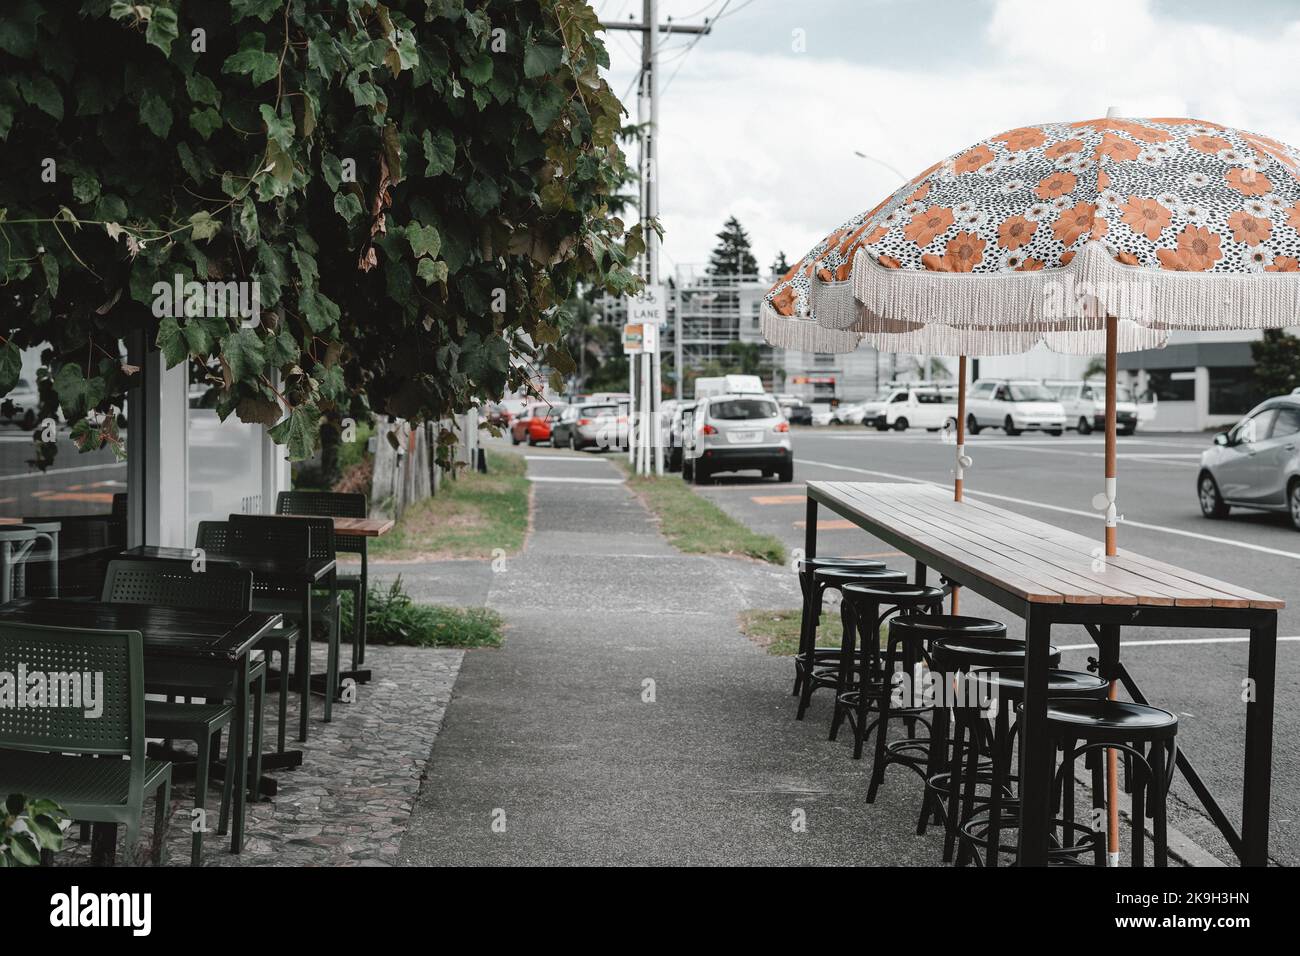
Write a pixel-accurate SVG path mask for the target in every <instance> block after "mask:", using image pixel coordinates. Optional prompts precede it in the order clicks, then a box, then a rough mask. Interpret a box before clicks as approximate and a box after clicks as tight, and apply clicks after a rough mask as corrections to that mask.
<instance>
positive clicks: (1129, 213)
mask: <svg viewBox="0 0 1300 956" xmlns="http://www.w3.org/2000/svg"><path fill="white" fill-rule="evenodd" d="M1123 208H1124V217H1123V220H1122V221H1123V223H1124V224H1125V225H1126V226H1128V227H1129V228H1130V229H1132V230H1133V231H1134V232H1136V233H1138V234H1139V235H1143V236H1146V237H1147V238H1148V239H1150V240H1151V241H1152V242H1154V241H1155V240H1157V239H1159V238H1160V232H1161V230H1163V229H1164V228H1165V226H1167V225H1169V219H1170V212H1169V210H1168V209H1166V208H1165V207H1164V206H1162V205H1160V203H1158V202H1156V201H1155V200H1154V199H1143V198H1142V197H1141V196H1129V197H1128V202H1127V203H1125V204H1124V207H1123Z"/></svg>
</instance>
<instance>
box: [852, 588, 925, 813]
mask: <svg viewBox="0 0 1300 956" xmlns="http://www.w3.org/2000/svg"><path fill="white" fill-rule="evenodd" d="M841 593H842V594H843V595H844V635H845V636H844V641H845V645H844V646H845V647H850V646H851V644H850V642H851V641H852V640H853V636H854V635H855V634H856V636H857V638H858V640H859V642H860V645H861V651H862V653H861V658H860V660H859V669H858V679H857V686H856V687H853V686H850V683H849V681H848V679H847V678H848V675H847V674H846V673H845V665H844V663H841V665H840V667H841V675H842V679H841V684H842V685H843V688H842V689H841V690H840V691H839V693H838V694H837V696H836V702H835V717H834V721H833V723H832V725H831V739H832V740H834V739H835V735H836V732H837V731H838V729H839V723H840V721H841V720H842V719H843V718H844V717H845V716H848V718H849V723H850V725H851V726H852V727H853V757H854V759H857V758H859V757H861V756H862V745H863V743H864V741H865V740H866V737H867V734H868V733H870V732H871V730H872V729H873V728H874V729H875V732H876V743H875V752H874V755H873V758H872V763H871V782H870V784H869V785H868V788H867V802H868V803H871V802H872V801H874V800H875V797H876V790H877V788H878V787H879V786H880V782H881V780H882V779H883V778H884V773H885V767H886V766H888V764H890V763H903V764H905V765H907V766H910V767H913V769H916V767H915V763H916V760H917V758H916V757H915V756H914V754H915V751H916V750H917V749H918V748H922V749H926V750H928V748H929V743H928V740H925V741H919V740H916V739H914V737H913V735H914V733H915V726H916V720H917V719H918V718H920V719H921V722H922V723H924V724H925V725H926V728H927V733H930V732H931V725H930V722H929V720H928V719H926V718H925V717H924V716H922V715H925V714H928V713H929V711H930V709H931V708H928V707H924V706H921V707H909V706H906V701H904V705H905V706H902V707H892V706H891V705H892V700H891V698H892V696H893V692H894V686H893V685H894V671H895V669H896V666H897V665H898V664H900V663H901V664H903V665H904V667H905V668H908V669H909V670H910V668H911V665H912V664H913V663H914V662H916V661H919V660H921V659H922V658H924V656H925V646H924V638H923V637H922V636H921V635H920V634H919V633H915V632H909V631H908V630H907V629H906V628H901V629H897V630H896V629H895V627H894V623H893V622H890V626H889V636H888V638H887V640H886V647H885V654H884V657H883V660H882V658H881V655H880V627H881V625H882V624H884V622H885V621H886V620H887V619H888V618H890V617H891V616H892V615H895V614H898V613H899V612H904V611H910V612H912V614H913V615H916V614H919V613H926V612H928V613H930V614H938V613H939V612H940V611H941V610H942V609H943V599H944V597H945V592H944V590H943V589H942V588H936V587H930V586H928V585H924V584H889V583H884V582H879V583H876V582H873V583H870V584H850V585H846V586H845V587H844V588H843V589H842V590H841ZM881 608H884V610H883V612H882V610H881ZM895 620H897V618H896V619H895ZM843 661H844V657H843V656H841V662H843ZM908 676H909V679H910V674H909V675H908ZM873 710H874V711H875V719H874V720H872V721H871V722H870V723H868V720H867V719H868V717H869V716H870V714H871V712H872V711H873ZM895 717H899V718H903V719H904V720H905V721H906V722H907V737H906V739H904V740H902V741H897V742H895V743H894V744H890V745H889V746H888V747H887V746H886V739H885V738H886V737H888V735H889V721H890V719H891V718H895Z"/></svg>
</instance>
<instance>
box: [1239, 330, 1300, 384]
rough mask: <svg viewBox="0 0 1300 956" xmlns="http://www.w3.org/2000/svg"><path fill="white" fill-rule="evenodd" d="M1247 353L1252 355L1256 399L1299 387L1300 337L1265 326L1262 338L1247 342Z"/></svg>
mask: <svg viewBox="0 0 1300 956" xmlns="http://www.w3.org/2000/svg"><path fill="white" fill-rule="evenodd" d="M1250 353H1251V355H1252V356H1253V357H1254V359H1255V389H1256V393H1255V395H1256V398H1257V399H1258V400H1260V401H1263V400H1264V399H1266V398H1272V397H1273V396H1274V395H1286V394H1287V393H1288V392H1290V391H1291V390H1292V389H1294V388H1297V387H1300V339H1298V338H1296V337H1295V336H1294V335H1288V334H1287V333H1286V332H1285V331H1283V330H1282V329H1265V330H1264V337H1263V338H1262V339H1260V340H1259V341H1257V342H1252V343H1250Z"/></svg>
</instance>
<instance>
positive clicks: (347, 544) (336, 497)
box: [275, 491, 370, 670]
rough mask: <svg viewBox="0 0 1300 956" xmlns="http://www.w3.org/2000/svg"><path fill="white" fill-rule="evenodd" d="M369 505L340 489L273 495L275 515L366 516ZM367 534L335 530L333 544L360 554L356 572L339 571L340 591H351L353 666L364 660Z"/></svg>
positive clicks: (338, 549) (339, 549) (337, 548)
mask: <svg viewBox="0 0 1300 956" xmlns="http://www.w3.org/2000/svg"><path fill="white" fill-rule="evenodd" d="M369 510H370V509H369V505H368V504H367V502H366V496H365V495H363V494H350V493H345V492H340V491H282V492H280V493H279V494H278V495H276V498H275V513H276V514H278V515H304V516H309V517H329V518H366V517H369ZM369 540H370V539H369V538H367V537H365V536H364V535H355V534H335V536H334V548H335V551H336V552H337V553H339V554H358V555H360V556H361V571H360V573H359V574H351V573H347V574H343V573H340V574H339V575H338V587H339V590H340V591H348V592H350V593H351V594H352V667H353V669H354V670H355V669H356V668H358V667H360V666H361V665H362V664H364V663H365V660H366V605H367V601H368V600H369V594H370V571H369V566H368V562H369V558H368V555H367V547H368V542H369Z"/></svg>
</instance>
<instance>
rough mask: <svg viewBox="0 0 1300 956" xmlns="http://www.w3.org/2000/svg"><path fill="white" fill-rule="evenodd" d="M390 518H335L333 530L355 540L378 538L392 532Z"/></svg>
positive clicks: (392, 523) (391, 520) (392, 522)
mask: <svg viewBox="0 0 1300 956" xmlns="http://www.w3.org/2000/svg"><path fill="white" fill-rule="evenodd" d="M394 524H395V522H394V521H393V519H392V518H335V519H334V530H335V531H336V532H337V533H339V534H350V535H353V536H354V537H357V538H378V537H379V536H380V535H384V534H388V532H390V531H392V530H393V525H394Z"/></svg>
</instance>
